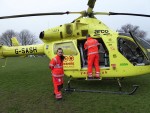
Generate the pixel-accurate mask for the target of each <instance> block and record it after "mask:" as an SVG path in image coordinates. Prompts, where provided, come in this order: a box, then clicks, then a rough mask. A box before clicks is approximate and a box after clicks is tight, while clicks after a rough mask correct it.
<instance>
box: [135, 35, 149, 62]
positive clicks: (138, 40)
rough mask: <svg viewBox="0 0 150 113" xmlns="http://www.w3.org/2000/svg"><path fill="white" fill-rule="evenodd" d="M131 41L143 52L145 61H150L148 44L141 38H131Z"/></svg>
mask: <svg viewBox="0 0 150 113" xmlns="http://www.w3.org/2000/svg"><path fill="white" fill-rule="evenodd" d="M133 39H134V41H135V42H136V43H137V44H138V46H139V47H140V48H141V49H142V50H143V52H144V54H145V55H146V57H147V59H148V60H150V44H149V43H148V42H147V41H146V40H144V39H142V38H138V37H133Z"/></svg>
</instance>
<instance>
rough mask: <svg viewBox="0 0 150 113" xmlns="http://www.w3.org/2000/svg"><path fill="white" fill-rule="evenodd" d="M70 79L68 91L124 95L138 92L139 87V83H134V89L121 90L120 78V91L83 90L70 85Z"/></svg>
mask: <svg viewBox="0 0 150 113" xmlns="http://www.w3.org/2000/svg"><path fill="white" fill-rule="evenodd" d="M70 81H71V79H69V81H68V86H67V88H66V89H65V91H66V92H75V91H76V92H90V93H109V94H124V95H132V94H134V93H135V92H136V90H137V89H138V87H139V86H138V85H133V89H132V90H131V91H129V92H123V91H122V90H121V84H120V82H119V80H118V83H119V91H102V90H81V89H75V88H71V85H70Z"/></svg>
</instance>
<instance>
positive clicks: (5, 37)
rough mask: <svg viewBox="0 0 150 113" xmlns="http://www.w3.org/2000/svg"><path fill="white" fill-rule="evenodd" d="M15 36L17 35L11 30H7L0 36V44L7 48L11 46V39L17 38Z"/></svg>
mask: <svg viewBox="0 0 150 113" xmlns="http://www.w3.org/2000/svg"><path fill="white" fill-rule="evenodd" d="M17 35H18V34H17V33H16V32H14V31H13V30H7V31H6V32H4V33H2V36H1V38H0V43H2V44H4V45H7V46H12V42H11V38H12V37H17Z"/></svg>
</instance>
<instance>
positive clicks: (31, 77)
mask: <svg viewBox="0 0 150 113" xmlns="http://www.w3.org/2000/svg"><path fill="white" fill-rule="evenodd" d="M4 63H5V62H4V60H0V113H150V107H149V106H150V75H143V76H137V77H130V78H126V79H124V80H123V81H122V85H123V90H125V91H126V90H130V89H131V88H132V85H133V84H137V85H139V86H140V87H139V89H138V90H137V92H136V93H135V94H134V95H117V94H102V93H87V92H80V93H79V92H73V93H67V92H65V91H63V100H61V101H56V100H55V99H54V96H53V94H52V92H53V86H52V80H51V74H50V70H49V68H48V63H49V59H47V58H8V61H7V65H6V67H5V68H2V67H1V66H2V65H3V64H4ZM67 80H68V79H67V77H65V84H64V87H66V86H67ZM72 85H73V86H74V87H76V88H80V89H95V90H96V89H103V90H106V89H107V90H118V86H117V82H116V81H114V80H104V81H95V82H94V81H82V80H73V81H72Z"/></svg>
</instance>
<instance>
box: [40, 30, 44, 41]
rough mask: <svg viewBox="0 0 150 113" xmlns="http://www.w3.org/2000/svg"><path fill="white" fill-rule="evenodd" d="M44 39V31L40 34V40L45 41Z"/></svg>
mask: <svg viewBox="0 0 150 113" xmlns="http://www.w3.org/2000/svg"><path fill="white" fill-rule="evenodd" d="M43 37H44V31H42V32H41V33H40V36H39V38H40V39H43Z"/></svg>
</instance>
